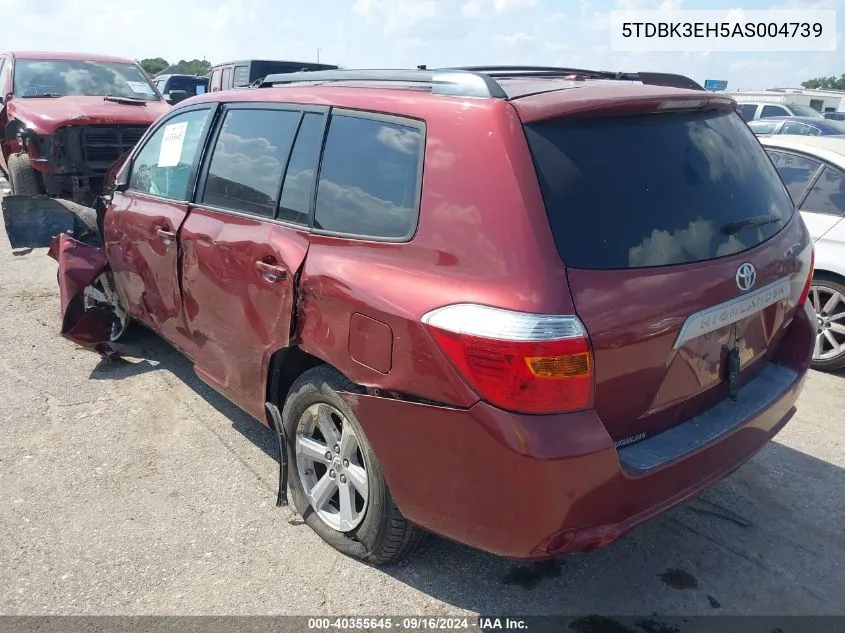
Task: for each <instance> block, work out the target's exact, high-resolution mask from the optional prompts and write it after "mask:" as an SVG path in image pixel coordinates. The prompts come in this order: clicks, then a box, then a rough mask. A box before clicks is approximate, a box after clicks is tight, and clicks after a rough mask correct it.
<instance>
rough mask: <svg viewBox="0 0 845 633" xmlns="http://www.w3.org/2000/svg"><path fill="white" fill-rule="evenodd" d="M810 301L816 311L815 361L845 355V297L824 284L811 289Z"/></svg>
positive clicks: (814, 285) (813, 286) (815, 285)
mask: <svg viewBox="0 0 845 633" xmlns="http://www.w3.org/2000/svg"><path fill="white" fill-rule="evenodd" d="M810 300H811V301H812V303H813V308H814V309H815V311H816V344H815V346H814V347H813V360H814V361H829V360H833V359H835V358H839V357H840V356H842V354H843V353H845V297H843V296H842V293H840V292H839V291H838V290H836V289H834V288H831V287H829V286H825V285H824V284H823V283H822V284H813V285H812V286H811V288H810Z"/></svg>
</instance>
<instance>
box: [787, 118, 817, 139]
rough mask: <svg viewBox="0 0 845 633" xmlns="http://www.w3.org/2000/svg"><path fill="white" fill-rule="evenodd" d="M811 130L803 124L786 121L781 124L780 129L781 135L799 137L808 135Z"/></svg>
mask: <svg viewBox="0 0 845 633" xmlns="http://www.w3.org/2000/svg"><path fill="white" fill-rule="evenodd" d="M811 129H812V128H811V127H810V126H809V125H805V124H804V123H799V122H798V121H787V122H786V123H784V124H783V127H782V128H781V129H780V133H781V134H801V135H804V136H806V135H808V134H809V133H810V130H811Z"/></svg>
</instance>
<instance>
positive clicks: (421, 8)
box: [352, 0, 438, 35]
mask: <svg viewBox="0 0 845 633" xmlns="http://www.w3.org/2000/svg"><path fill="white" fill-rule="evenodd" d="M352 11H353V13H357V14H359V15H362V16H364V18H365V19H366V20H367V21H368V22H371V23H372V22H378V21H381V22H382V23H383V27H382V28H383V32H384V34H385V35H393V34H398V33H405V32H408V31H412V30H413V28H414V27H415V26H416V25H417V24H419V23H420V22H424V21H426V20H431V19H433V18H435V17H437V15H438V4H437V2H436V0H401V2H397V1H396V0H355V4H354V5H352Z"/></svg>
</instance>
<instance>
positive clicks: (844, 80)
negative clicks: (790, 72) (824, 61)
mask: <svg viewBox="0 0 845 633" xmlns="http://www.w3.org/2000/svg"><path fill="white" fill-rule="evenodd" d="M801 85H802V86H804V87H805V88H814V89H818V90H845V73H843V74H842V76H841V77H816V78H815V79H808V80H807V81H803V82H801Z"/></svg>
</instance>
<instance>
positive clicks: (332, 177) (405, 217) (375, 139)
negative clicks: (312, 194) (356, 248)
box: [314, 115, 423, 239]
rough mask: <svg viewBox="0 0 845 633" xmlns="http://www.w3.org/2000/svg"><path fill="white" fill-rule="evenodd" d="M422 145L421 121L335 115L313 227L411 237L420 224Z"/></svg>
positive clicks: (326, 149) (324, 156) (327, 143)
mask: <svg viewBox="0 0 845 633" xmlns="http://www.w3.org/2000/svg"><path fill="white" fill-rule="evenodd" d="M400 121H402V122H400ZM422 149H423V129H422V126H421V125H419V124H416V123H413V122H411V121H407V123H406V122H404V120H401V119H399V120H397V119H393V118H390V120H388V119H387V118H364V117H358V116H346V115H334V116H332V118H331V121H330V123H329V132H328V137H327V139H326V147H325V150H324V152H323V162H322V166H321V168H320V181H319V185H318V189H317V207H316V211H315V219H314V228H316V229H322V230H325V231H330V232H333V233H345V234H350V235H359V236H366V237H374V238H382V239H407V238H410V237H411V236H412V235H413V233H414V231H415V230H416V226H417V213H418V207H419V186H420V178H421V165H422Z"/></svg>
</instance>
